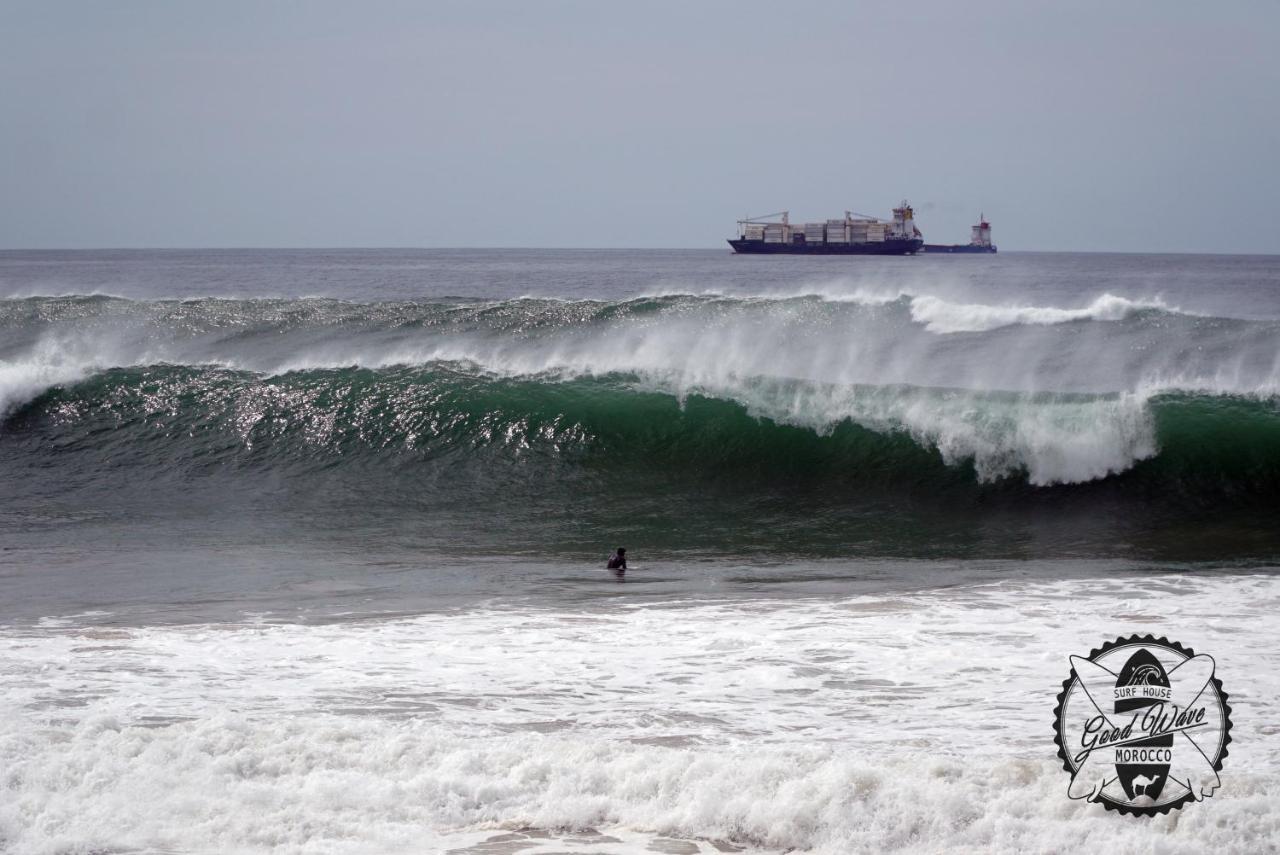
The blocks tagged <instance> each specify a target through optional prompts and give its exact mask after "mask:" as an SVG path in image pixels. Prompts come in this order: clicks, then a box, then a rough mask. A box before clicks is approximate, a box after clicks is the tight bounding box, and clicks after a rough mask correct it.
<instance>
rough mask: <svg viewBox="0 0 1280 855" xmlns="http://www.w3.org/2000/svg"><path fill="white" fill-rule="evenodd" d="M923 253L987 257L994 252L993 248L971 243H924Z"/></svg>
mask: <svg viewBox="0 0 1280 855" xmlns="http://www.w3.org/2000/svg"><path fill="white" fill-rule="evenodd" d="M924 251H925V252H928V253H935V252H947V253H964V254H974V255H989V254H991V253H993V252H995V251H996V248H995V247H994V246H974V245H973V244H971V243H953V244H944V243H926V244H925V245H924Z"/></svg>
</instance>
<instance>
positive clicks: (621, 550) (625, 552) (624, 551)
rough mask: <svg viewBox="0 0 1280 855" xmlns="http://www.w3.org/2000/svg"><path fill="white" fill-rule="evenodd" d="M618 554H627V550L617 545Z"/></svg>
mask: <svg viewBox="0 0 1280 855" xmlns="http://www.w3.org/2000/svg"><path fill="white" fill-rule="evenodd" d="M618 554H619V555H626V554H627V550H625V549H623V548H622V547H621V546H619V547H618Z"/></svg>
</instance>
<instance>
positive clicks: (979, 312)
mask: <svg viewBox="0 0 1280 855" xmlns="http://www.w3.org/2000/svg"><path fill="white" fill-rule="evenodd" d="M1148 309H1159V310H1161V311H1166V312H1180V310H1179V309H1176V308H1174V307H1171V306H1168V305H1166V304H1165V302H1164V301H1163V300H1160V299H1151V300H1130V299H1128V298H1126V297H1117V296H1116V295H1114V294H1103V295H1102V296H1101V297H1098V298H1097V299H1095V300H1094V301H1093V302H1092V303H1090V304H1089V305H1087V306H1084V307H1082V308H1078V309H1064V308H1058V307H1056V306H1025V305H986V304H983V303H952V302H948V301H947V300H943V299H941V298H939V297H933V296H915V297H912V298H911V317H912V319H913V320H915V321H916V322H917V323H921V324H924V325H925V329H927V330H929V331H930V332H935V333H957V332H984V331H986V330H993V329H996V328H998V327H1007V326H1011V325H1013V324H1035V325H1042V326H1043V325H1050V324H1065V323H1070V322H1072V321H1122V320H1124V319H1125V318H1128V317H1130V316H1131V315H1133V314H1134V313H1135V312H1140V311H1143V310H1148Z"/></svg>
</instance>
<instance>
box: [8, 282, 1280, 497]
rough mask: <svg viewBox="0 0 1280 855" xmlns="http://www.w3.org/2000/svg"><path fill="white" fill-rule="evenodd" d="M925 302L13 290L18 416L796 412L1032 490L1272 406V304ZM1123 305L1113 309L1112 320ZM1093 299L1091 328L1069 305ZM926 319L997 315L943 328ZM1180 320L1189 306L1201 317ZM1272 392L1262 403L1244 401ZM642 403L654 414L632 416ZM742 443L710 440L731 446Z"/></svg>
mask: <svg viewBox="0 0 1280 855" xmlns="http://www.w3.org/2000/svg"><path fill="white" fill-rule="evenodd" d="M925 299H926V298H923V297H912V298H908V297H901V298H897V299H895V300H890V301H887V302H886V301H877V300H869V301H864V302H856V301H855V302H852V303H850V302H839V301H832V300H829V299H825V298H816V297H788V298H785V299H784V298H752V299H743V298H741V297H727V296H721V297H708V296H689V295H668V296H660V297H659V296H650V297H643V298H636V299H631V300H622V301H583V300H578V301H565V300H545V299H533V298H529V299H520V300H496V301H475V300H451V301H435V302H430V303H415V302H409V303H406V302H396V303H392V302H389V303H372V304H370V303H351V302H342V301H334V300H323V299H321V300H253V301H245V300H233V299H219V300H210V299H199V300H189V301H152V302H135V301H128V300H119V299H116V298H109V297H98V296H88V297H71V298H30V299H22V300H10V301H0V329H3V330H5V331H6V333H7V335H6V337H5V339H4V343H3V344H0V359H3V361H2V362H0V414H3V413H9V414H14V413H18V414H19V415H22V418H21V419H18V420H17V421H22V420H23V419H26V420H27V421H28V422H30V421H32V420H35V421H41V420H44V422H42V423H45V422H48V418H50V417H52V415H53V414H55V413H57V414H59V415H58V418H60V419H62V421H61V422H59V424H61V425H62V426H63V427H64V428H65V429H67V430H73V429H74V425H72V424H71V419H72V415H71V414H77V413H78V414H79V416H78V418H81V419H83V420H85V421H87V422H88V421H95V420H97V421H99V422H100V421H102V420H115V422H116V423H117V424H119V425H121V426H123V427H124V428H125V429H126V430H125V432H124V433H120V434H118V435H113V436H115V439H113V440H112V441H113V442H117V443H119V442H120V441H121V440H120V437H123V436H126V435H131V436H133V437H134V438H135V439H137V440H138V441H139V442H141V443H146V442H149V441H152V440H154V431H153V432H152V433H148V432H147V431H146V430H144V429H143V428H142V426H143V425H148V424H149V425H153V426H154V425H157V424H159V425H164V426H166V429H167V430H169V431H170V432H172V433H173V434H174V436H183V435H187V436H188V438H189V439H190V437H191V436H192V427H193V426H194V425H199V426H201V430H202V431H205V432H212V433H213V434H218V435H223V434H225V435H227V436H230V437H232V438H235V439H236V440H237V441H238V442H240V443H242V444H243V443H250V442H252V443H253V445H254V447H255V448H258V449H261V448H262V447H263V444H264V442H268V441H269V442H268V444H269V445H273V446H274V447H275V448H277V449H280V452H279V453H281V454H284V455H286V456H287V455H288V454H291V453H299V452H300V451H301V450H302V449H304V448H311V449H321V450H323V449H326V448H327V449H331V450H332V449H337V448H342V449H344V450H345V451H346V452H353V451H355V452H358V451H360V449H363V448H366V447H368V448H383V449H386V448H397V447H399V448H409V449H412V450H414V451H415V452H421V451H422V449H424V448H429V449H431V450H432V453H453V450H455V447H459V448H465V447H473V446H476V445H481V446H485V447H493V437H494V436H499V435H503V434H504V432H505V434H508V435H510V436H513V437H519V438H520V441H521V442H522V443H524V446H526V447H528V448H546V447H548V446H547V441H548V437H549V441H550V442H551V447H552V448H553V449H561V448H563V447H573V448H579V449H581V448H586V449H588V450H592V451H593V453H594V450H596V449H598V448H600V447H605V446H607V447H609V448H622V449H629V450H630V451H629V453H633V454H640V453H642V452H643V453H648V454H651V455H655V456H657V457H658V458H661V457H662V456H663V455H664V453H665V452H664V447H662V446H661V445H659V444H649V445H645V444H644V443H643V442H640V441H639V439H640V438H643V437H644V436H646V435H653V436H662V437H665V438H666V441H668V442H670V443H672V444H673V447H675V448H677V449H681V448H690V447H693V446H695V445H697V443H698V442H701V441H703V438H705V437H707V436H714V437H715V439H714V441H715V442H725V441H727V442H729V445H728V446H727V447H729V448H741V447H745V446H743V445H742V443H741V442H740V441H739V440H741V438H743V437H748V436H755V433H753V432H756V431H759V430H764V431H766V432H768V431H770V430H775V429H777V430H780V429H782V428H786V429H795V430H800V431H803V432H804V433H803V434H802V435H804V436H808V437H812V440H806V441H812V442H816V443H817V444H818V446H820V447H822V448H823V449H825V451H822V452H815V453H817V454H818V456H821V455H822V454H830V453H832V450H833V449H836V448H839V449H841V450H840V451H839V452H838V453H837V455H836V456H837V457H839V458H840V459H842V460H844V461H845V464H846V466H847V468H849V469H850V470H851V471H855V472H862V471H864V470H872V471H883V470H886V469H888V470H892V469H894V468H895V467H897V466H899V465H900V464H899V463H891V464H886V465H877V464H876V461H875V454H877V453H879V454H890V458H891V459H893V460H896V459H897V458H896V457H895V456H894V455H895V454H896V452H892V451H891V447H892V448H903V449H905V448H910V449H914V451H911V452H909V453H907V454H908V456H910V455H911V454H919V455H921V457H920V459H919V460H918V461H916V462H914V463H912V464H911V466H935V467H937V466H941V467H943V468H947V467H949V468H951V469H952V470H959V471H971V472H972V477H973V479H974V480H976V481H977V482H979V483H993V482H998V481H1002V480H1008V479H1014V480H1019V479H1020V480H1024V481H1025V482H1026V483H1028V484H1030V485H1033V486H1052V485H1059V484H1080V483H1086V482H1090V481H1095V480H1101V479H1107V478H1110V477H1113V476H1115V475H1118V474H1121V473H1125V472H1129V471H1131V470H1133V469H1134V468H1135V467H1139V466H1140V465H1141V464H1143V463H1144V462H1145V461H1150V460H1156V459H1158V458H1161V457H1165V458H1167V457H1168V456H1169V454H1168V453H1169V451H1170V449H1171V447H1172V446H1171V445H1170V441H1169V439H1168V436H1169V434H1168V431H1169V430H1170V428H1169V427H1168V426H1167V425H1166V424H1165V423H1166V422H1167V421H1168V420H1169V419H1175V420H1176V419H1182V418H1188V417H1186V416H1184V415H1177V416H1174V415H1171V414H1173V413H1175V412H1177V413H1184V411H1189V412H1192V413H1204V412H1210V411H1213V412H1218V413H1219V414H1221V413H1225V412H1228V411H1230V412H1231V413H1232V416H1233V417H1239V418H1243V419H1244V420H1245V421H1246V422H1247V423H1248V424H1250V425H1254V426H1255V427H1256V425H1257V424H1263V425H1269V424H1270V420H1271V419H1273V417H1274V414H1273V412H1272V411H1271V410H1269V409H1268V407H1269V406H1270V404H1268V403H1267V402H1269V401H1272V400H1273V399H1274V398H1275V396H1276V395H1277V394H1278V393H1280V352H1278V351H1277V350H1276V347H1275V340H1276V339H1275V337H1276V333H1277V330H1276V327H1275V324H1273V323H1269V322H1245V321H1231V320H1227V319H1200V318H1193V317H1189V316H1182V315H1167V316H1164V317H1163V319H1162V320H1161V322H1160V323H1158V324H1156V323H1145V322H1143V321H1142V313H1143V312H1144V311H1147V310H1148V309H1143V308H1142V306H1144V305H1147V304H1143V303H1140V302H1135V301H1129V300H1124V299H1121V298H1115V297H1110V296H1108V297H1104V298H1100V299H1099V300H1098V301H1095V303H1094V304H1093V305H1092V306H1090V307H1088V308H1086V309H1080V310H1057V309H1053V310H1050V309H1039V308H1017V307H1014V308H1000V307H991V306H974V305H963V304H951V303H941V302H939V301H935V302H933V303H925V304H923V305H924V306H926V307H931V308H930V309H929V311H930V312H932V313H933V314H931V315H930V316H929V320H928V321H927V323H926V324H922V323H921V322H920V320H919V319H918V318H913V317H912V314H913V313H914V312H916V311H917V310H918V309H919V308H920V306H921V305H922V304H921V301H922V300H925ZM929 299H933V298H929ZM1151 305H1154V304H1151ZM1148 308H1149V307H1148ZM1150 310H1151V311H1155V309H1150ZM1161 311H1163V310H1161ZM948 313H950V314H948ZM1011 313H1012V314H1011ZM1081 313H1084V314H1081ZM1086 315H1087V317H1086ZM1107 318H1113V319H1115V320H1102V322H1099V320H1100V319H1107ZM1071 319H1075V320H1079V321H1080V323H1078V324H1064V323H1063V321H1065V320H1071ZM1006 322H1008V323H1015V322H1016V323H1017V324H1018V326H1016V327H1011V326H999V324H1005V323H1006ZM927 324H941V325H942V327H940V329H946V330H955V329H961V328H966V327H971V328H979V327H981V328H982V331H979V332H974V333H973V334H972V335H969V336H963V337H957V336H949V335H939V334H937V333H936V332H930V331H928V329H926V326H927ZM1170 324H1181V325H1182V326H1181V327H1179V328H1178V334H1177V335H1170ZM992 325H996V326H994V327H993V326H992ZM1068 327H1069V329H1068ZM51 390H52V391H51ZM1192 390H1194V391H1192ZM646 396H648V397H646ZM1179 396H1183V398H1179ZM1188 396H1191V397H1193V398H1194V401H1193V402H1192V403H1189V404H1188V403H1186V401H1187V400H1191V398H1189V397H1188ZM1215 398H1220V399H1222V400H1224V401H1228V402H1229V405H1224V406H1221V407H1220V406H1219V404H1217V403H1215V402H1214V400H1213V399H1215ZM1250 400H1252V401H1253V402H1254V404H1253V405H1252V406H1254V409H1253V410H1249V411H1248V416H1247V418H1246V416H1245V415H1244V414H1243V411H1236V410H1232V409H1231V408H1232V407H1235V406H1236V405H1237V403H1238V404H1239V406H1240V407H1244V408H1246V409H1247V408H1248V406H1251V405H1250V404H1248V403H1247V402H1248V401H1250ZM32 401H36V402H37V404H36V405H35V406H34V407H28V406H26V405H28V404H30V402H32ZM691 401H704V402H707V404H706V405H705V406H706V407H708V408H710V409H711V410H715V408H716V407H721V408H722V410H720V411H718V412H722V413H723V418H724V419H725V420H726V422H725V423H726V424H727V425H731V426H732V427H728V428H724V429H723V431H722V433H720V434H717V431H720V430H721V428H720V427H717V426H715V425H714V424H713V423H710V422H707V423H702V422H699V421H698V419H696V418H693V417H691V416H690V415H689V413H690V412H691V411H690V410H689V407H688V404H689V402H691ZM681 405H684V406H685V407H686V409H685V410H683V411H681V410H679V407H680V406H681ZM702 407H703V405H699V406H698V407H694V408H693V411H700V409H701V408H702ZM723 408H727V409H723ZM624 419H630V420H632V421H634V423H635V425H634V426H633V425H631V423H630V422H628V423H627V426H626V427H620V426H619V425H620V424H621V423H622V420H624ZM10 423H11V424H15V423H17V422H15V421H14V420H12V419H11V421H10ZM761 424H764V425H766V427H764V428H761V427H760V425H761ZM303 426H305V432H304V433H303V434H299V433H298V432H299V431H302V430H303ZM855 429H856V430H855ZM1201 429H1202V430H1205V431H1210V432H1211V433H1216V434H1218V435H1219V436H1208V437H1207V440H1209V441H1210V442H1211V445H1210V446H1209V447H1208V448H1207V449H1206V450H1204V451H1203V452H1201V453H1200V457H1201V458H1202V459H1205V460H1218V459H1221V458H1224V457H1230V456H1231V455H1230V454H1225V453H1224V452H1223V451H1222V450H1221V449H1220V447H1219V445H1220V443H1221V442H1223V441H1227V442H1230V441H1232V439H1233V438H1234V437H1235V435H1234V434H1233V433H1232V432H1233V431H1234V430H1235V428H1234V425H1233V424H1231V423H1219V424H1211V423H1210V422H1208V421H1206V422H1205V423H1204V424H1203V425H1202V427H1201ZM849 430H855V433H856V432H858V431H860V432H861V433H858V434H857V435H858V436H859V437H862V438H860V439H858V440H857V442H854V443H852V445H849V444H848V443H846V445H841V442H845V440H842V439H839V438H838V437H837V436H836V435H837V434H839V435H840V436H841V437H843V436H844V435H845V434H844V433H841V431H844V432H845V433H847V432H848V431H849ZM1268 430H1269V428H1267V427H1262V428H1258V429H1257V430H1256V431H1255V432H1254V433H1251V434H1249V441H1248V442H1247V443H1246V445H1245V447H1247V448H1251V449H1255V450H1256V451H1257V452H1258V454H1259V455H1261V457H1260V458H1259V460H1260V461H1261V462H1260V463H1259V466H1261V467H1262V469H1261V470H1259V471H1260V472H1261V471H1262V470H1265V466H1266V463H1265V461H1266V459H1267V455H1269V454H1271V449H1270V446H1269V445H1268V443H1269V442H1270V440H1269V439H1267V437H1268V436H1269V435H1270V434H1269V433H1268ZM130 431H131V432H132V433H129V432H130ZM540 431H541V432H542V433H539V432H540ZM566 432H567V433H566ZM210 435H212V434H210ZM782 435H783V434H782V433H778V434H777V435H776V436H774V437H773V438H771V439H769V440H758V442H759V447H758V449H757V451H756V452H754V454H755V455H756V458H757V459H763V460H766V461H778V460H781V459H782V457H783V456H784V455H785V453H794V449H792V450H791V451H789V452H781V453H775V452H771V451H770V450H769V443H771V442H772V443H779V445H778V447H779V448H785V447H786V441H783V440H782V439H781V437H782ZM868 437H872V438H868ZM833 438H834V439H833ZM170 441H171V442H172V443H177V442H178V441H177V440H176V439H171V440H170ZM751 442H757V440H751ZM593 443H594V444H593ZM886 443H887V445H886ZM748 444H750V443H748ZM846 446H847V447H846ZM855 446H856V448H857V449H858V450H856V451H850V450H849V449H850V448H853V447H855ZM289 449H293V451H289ZM872 449H874V453H873V451H872ZM175 453H176V452H175ZM227 453H232V451H231V450H228V451H227ZM668 456H669V455H668ZM719 456H720V453H719V452H717V451H716V449H714V448H711V449H710V453H709V459H710V460H712V461H715V460H717V459H719ZM1237 457H1238V455H1237ZM737 459H738V461H739V462H741V461H743V460H750V459H752V458H751V456H750V455H745V454H744V455H740V456H739V457H738V458H737ZM1233 459H1234V458H1233ZM769 465H776V464H775V463H772V462H771V463H770V464H769ZM1233 465H1234V464H1233ZM858 477H863V476H862V475H858ZM1270 479H1271V475H1269V474H1264V475H1262V476H1260V483H1270ZM1251 483H1259V481H1257V479H1255V481H1252V482H1251Z"/></svg>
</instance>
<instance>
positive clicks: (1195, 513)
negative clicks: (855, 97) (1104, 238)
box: [0, 250, 1280, 853]
mask: <svg viewBox="0 0 1280 855" xmlns="http://www.w3.org/2000/svg"><path fill="white" fill-rule="evenodd" d="M0 418H2V419H3V421H2V422H0V584H2V585H3V590H4V596H3V597H2V598H0V686H3V688H2V689H0V850H4V849H8V850H12V851H15V852H32V853H45V852H47V853H55V852H57V853H61V852H79V851H91V852H170V851H210V852H213V851H217V852H229V851H234V852H240V851H243V852H258V851H279V852H294V851H299V852H384V851H404V852H421V851H447V850H457V851H466V852H516V851H520V852H529V853H537V852H552V851H557V852H566V851H572V852H641V851H667V852H720V851H752V852H775V851H786V850H793V851H817V852H850V851H922V850H924V851H975V852H976V851H983V852H986V851H1008V852H1015V851H1016V852H1025V851H1045V852H1054V851H1066V850H1068V849H1079V848H1100V847H1103V846H1108V847H1113V848H1117V851H1134V852H1147V851H1149V852H1201V851H1205V850H1206V849H1208V848H1211V847H1216V848H1221V849H1223V850H1224V851H1254V852H1257V851H1274V850H1275V849H1276V848H1277V846H1278V845H1280V843H1278V841H1280V811H1277V809H1276V808H1275V807H1274V806H1273V805H1272V804H1271V800H1272V798H1273V797H1274V794H1275V793H1276V792H1280V774H1278V773H1277V771H1276V770H1277V769H1278V768H1280V728H1278V727H1277V726H1276V725H1275V723H1274V721H1273V718H1274V717H1273V716H1272V715H1271V712H1270V711H1271V710H1273V709H1274V708H1275V706H1276V705H1277V703H1280V621H1277V619H1276V617H1275V614H1276V609H1277V606H1280V576H1277V575H1276V573H1275V569H1276V566H1277V560H1278V557H1280V524H1278V521H1280V514H1278V513H1277V512H1278V511H1280V257H1242V256H1142V255H1081V254H1031V253H1002V254H1000V255H997V256H983V257H976V256H975V257H963V256H955V257H946V258H942V257H935V258H930V257H928V256H919V257H914V258H892V259H847V258H846V259H839V258H752V257H738V256H733V255H731V254H729V253H728V252H727V251H723V252H722V251H671V252H663V251H643V252H641V251H576V250H575V251H570V250H563V251H518V250H506V251H464V250H449V251H410V250H404V251H396V250H379V251H347V250H328V251H283V250H279V251H239V250H236V251H232V250H224V251H199V252H197V251H94V252H3V253H0ZM618 545H623V546H626V547H627V548H628V552H629V558H630V560H631V565H632V567H631V569H630V570H629V572H628V573H627V574H626V575H625V577H622V578H618V577H616V576H614V575H612V574H610V573H607V572H606V571H604V570H603V569H602V567H603V563H604V559H605V557H606V556H607V555H608V553H609V552H610V551H611V550H612V548H613V547H615V546H618ZM1134 632H1140V633H1146V632H1151V633H1153V634H1155V635H1156V636H1168V637H1169V638H1172V639H1176V640H1178V641H1180V642H1182V643H1184V644H1187V645H1189V646H1192V647H1194V648H1196V649H1197V650H1198V651H1202V652H1207V653H1210V654H1211V655H1213V656H1214V657H1215V659H1216V660H1217V662H1218V674H1219V676H1220V677H1221V678H1222V679H1223V681H1224V683H1225V685H1226V689H1227V691H1228V692H1229V693H1230V695H1231V702H1232V705H1233V709H1234V711H1235V712H1234V713H1233V719H1234V721H1235V726H1234V729H1233V732H1232V736H1233V743H1232V745H1231V748H1230V751H1231V753H1230V756H1229V757H1228V759H1227V761H1226V766H1225V768H1224V771H1223V773H1222V778H1223V787H1222V789H1221V790H1220V792H1219V794H1218V795H1217V796H1215V797H1214V798H1212V799H1210V800H1209V801H1207V802H1205V803H1203V804H1196V805H1191V806H1189V807H1187V808H1185V809H1183V810H1182V811H1180V812H1176V813H1174V814H1170V815H1167V816H1163V817H1158V818H1155V819H1151V820H1134V819H1133V818H1131V817H1121V816H1118V815H1116V814H1114V813H1108V812H1105V811H1104V810H1103V809H1102V808H1101V807H1099V806H1097V805H1092V804H1083V803H1080V802H1074V801H1071V800H1070V799H1068V798H1067V796H1066V787H1067V783H1068V777H1067V775H1066V773H1065V772H1064V771H1063V770H1062V767H1061V764H1060V762H1059V761H1058V759H1057V757H1056V747H1055V746H1054V744H1053V731H1052V718H1053V708H1054V705H1055V696H1056V694H1057V692H1058V691H1059V690H1060V689H1061V685H1062V680H1063V679H1064V678H1065V677H1066V676H1067V673H1068V671H1069V664H1068V660H1067V657H1068V656H1069V655H1072V654H1076V655H1086V654H1088V653H1089V651H1090V650H1091V649H1092V648H1094V647H1097V646H1099V645H1100V644H1102V643H1103V642H1105V641H1108V640H1111V639H1113V638H1115V637H1117V636H1119V635H1127V634H1130V633H1134Z"/></svg>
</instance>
